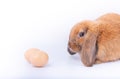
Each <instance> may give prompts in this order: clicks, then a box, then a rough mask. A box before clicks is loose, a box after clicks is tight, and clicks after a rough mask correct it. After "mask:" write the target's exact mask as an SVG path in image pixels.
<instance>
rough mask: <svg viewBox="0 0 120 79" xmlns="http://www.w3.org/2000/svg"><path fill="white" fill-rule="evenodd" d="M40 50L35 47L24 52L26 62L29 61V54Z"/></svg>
mask: <svg viewBox="0 0 120 79" xmlns="http://www.w3.org/2000/svg"><path fill="white" fill-rule="evenodd" d="M39 51H40V50H39V49H37V48H30V49H28V50H27V51H26V52H25V55H24V56H25V58H26V60H27V61H28V62H30V56H32V55H33V54H34V53H36V52H39Z"/></svg>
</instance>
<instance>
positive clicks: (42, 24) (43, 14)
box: [0, 0, 120, 79]
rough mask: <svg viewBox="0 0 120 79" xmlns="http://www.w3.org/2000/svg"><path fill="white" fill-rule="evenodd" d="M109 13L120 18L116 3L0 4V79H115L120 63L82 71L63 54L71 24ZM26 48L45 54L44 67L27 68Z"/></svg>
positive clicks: (8, 0) (7, 0)
mask: <svg viewBox="0 0 120 79" xmlns="http://www.w3.org/2000/svg"><path fill="white" fill-rule="evenodd" d="M109 12H115V13H118V14H120V1H119V0H38V1H36V0H0V79H58V78H59V79H67V78H68V79H101V78H109V79H114V78H116V79H119V78H120V75H119V73H120V61H117V62H111V63H104V64H99V65H94V66H93V67H85V66H84V65H83V64H82V62H81V60H80V58H79V55H78V54H76V55H75V56H70V55H69V54H68V52H67V42H68V36H69V32H70V30H71V28H72V26H73V25H74V24H76V23H77V22H79V21H82V20H86V19H88V20H94V19H96V18H97V17H99V16H101V15H103V14H105V13H109ZM29 48H39V49H41V50H44V51H46V52H47V53H48V55H49V62H48V64H47V65H46V66H45V67H43V68H35V67H33V66H32V65H31V64H29V63H28V62H27V61H26V60H25V58H24V53H25V51H26V50H27V49H29Z"/></svg>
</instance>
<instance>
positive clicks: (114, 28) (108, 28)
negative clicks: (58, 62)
mask: <svg viewBox="0 0 120 79" xmlns="http://www.w3.org/2000/svg"><path fill="white" fill-rule="evenodd" d="M68 52H69V53H70V54H71V55H73V54H75V53H76V52H78V53H79V54H80V57H81V60H82V62H83V64H84V65H85V66H92V65H93V64H95V63H104V62H109V61H115V60H118V59H120V15H118V14H115V13H108V14H105V15H103V16H101V17H99V18H98V19H96V20H95V21H89V20H86V21H83V22H80V23H78V24H76V25H75V26H74V27H73V28H72V30H71V33H70V36H69V42H68Z"/></svg>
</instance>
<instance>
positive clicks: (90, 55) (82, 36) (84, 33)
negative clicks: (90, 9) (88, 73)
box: [68, 21, 97, 66]
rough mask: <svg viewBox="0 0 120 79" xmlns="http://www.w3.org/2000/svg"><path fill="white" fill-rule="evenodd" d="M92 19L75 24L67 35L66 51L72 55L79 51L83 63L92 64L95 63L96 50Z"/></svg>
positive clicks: (95, 36) (95, 35)
mask: <svg viewBox="0 0 120 79" xmlns="http://www.w3.org/2000/svg"><path fill="white" fill-rule="evenodd" d="M94 27H96V26H95V24H94V22H92V21H84V22H81V23H78V24H76V25H75V26H74V27H73V28H72V30H71V32H70V36H69V42H68V52H69V53H70V54H71V55H73V54H76V53H79V54H80V56H81V60H82V62H83V64H84V65H86V66H92V65H93V64H94V63H95V59H96V51H97V43H96V42H97V34H96V32H95V28H94Z"/></svg>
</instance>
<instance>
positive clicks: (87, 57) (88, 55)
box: [81, 32, 97, 66]
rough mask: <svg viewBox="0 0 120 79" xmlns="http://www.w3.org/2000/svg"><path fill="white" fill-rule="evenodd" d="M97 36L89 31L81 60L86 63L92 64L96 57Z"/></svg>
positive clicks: (87, 64)
mask: <svg viewBox="0 0 120 79" xmlns="http://www.w3.org/2000/svg"><path fill="white" fill-rule="evenodd" d="M96 40H97V36H96V35H95V34H93V33H92V32H88V33H87V35H86V37H85V40H84V43H83V46H82V50H81V60H82V62H83V64H84V65H86V66H92V65H93V64H94V63H95V59H96V51H97V45H96Z"/></svg>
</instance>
